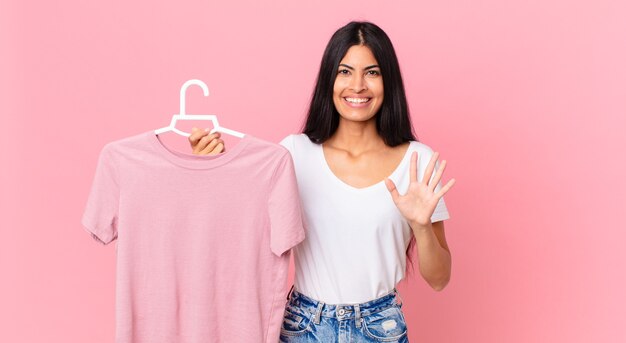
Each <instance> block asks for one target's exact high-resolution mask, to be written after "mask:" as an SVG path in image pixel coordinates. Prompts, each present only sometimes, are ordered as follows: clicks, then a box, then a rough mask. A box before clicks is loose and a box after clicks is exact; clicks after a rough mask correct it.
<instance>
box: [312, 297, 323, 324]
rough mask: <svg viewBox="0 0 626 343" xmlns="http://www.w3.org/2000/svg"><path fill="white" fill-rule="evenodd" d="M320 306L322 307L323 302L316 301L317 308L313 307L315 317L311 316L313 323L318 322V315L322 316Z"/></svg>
mask: <svg viewBox="0 0 626 343" xmlns="http://www.w3.org/2000/svg"><path fill="white" fill-rule="evenodd" d="M322 307H324V303H323V302H321V301H320V302H318V303H317V309H315V318H313V323H315V325H319V324H320V317H321V316H322Z"/></svg>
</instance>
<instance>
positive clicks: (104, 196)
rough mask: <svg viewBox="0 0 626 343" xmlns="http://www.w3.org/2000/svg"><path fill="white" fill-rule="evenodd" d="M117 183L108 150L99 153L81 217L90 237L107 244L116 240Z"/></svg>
mask: <svg viewBox="0 0 626 343" xmlns="http://www.w3.org/2000/svg"><path fill="white" fill-rule="evenodd" d="M118 205H119V183H118V176H117V170H116V166H115V164H114V161H113V158H112V154H111V151H110V149H109V148H108V147H107V146H105V147H104V148H103V149H102V151H101V152H100V157H99V158H98V165H97V167H96V174H95V176H94V179H93V183H92V185H91V191H90V193H89V197H88V199H87V205H86V206H85V212H84V213H83V217H82V224H83V226H84V228H85V229H86V230H87V231H88V232H89V233H90V234H91V235H92V237H93V238H94V239H95V240H96V241H98V242H100V243H102V244H108V243H110V242H112V241H113V240H115V239H116V238H117V220H118Z"/></svg>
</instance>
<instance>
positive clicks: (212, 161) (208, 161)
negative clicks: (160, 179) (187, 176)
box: [145, 131, 252, 169]
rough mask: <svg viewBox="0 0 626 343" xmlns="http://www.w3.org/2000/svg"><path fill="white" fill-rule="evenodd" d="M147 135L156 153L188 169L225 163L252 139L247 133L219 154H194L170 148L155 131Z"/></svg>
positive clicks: (212, 166) (217, 165) (206, 167)
mask: <svg viewBox="0 0 626 343" xmlns="http://www.w3.org/2000/svg"><path fill="white" fill-rule="evenodd" d="M145 136H146V139H147V140H149V141H150V144H151V146H152V147H153V148H154V150H155V152H156V153H158V154H159V155H160V156H162V157H164V158H165V159H167V160H168V161H170V162H172V163H173V164H176V165H178V166H181V167H184V168H188V169H211V168H215V167H219V166H221V165H224V164H226V163H228V162H229V161H231V160H232V159H233V158H235V157H236V156H237V155H239V153H240V152H241V151H243V150H244V148H245V147H246V146H247V145H248V143H249V142H250V140H251V139H252V136H250V135H249V134H246V135H244V136H243V138H241V139H240V140H239V142H238V143H237V144H236V145H234V146H233V147H231V148H230V149H228V150H226V151H224V152H222V153H220V154H218V155H193V154H185V153H182V152H179V151H175V150H172V149H170V148H168V147H167V146H165V144H163V142H162V141H161V139H160V138H159V136H158V135H157V134H155V133H154V131H148V132H146V133H145Z"/></svg>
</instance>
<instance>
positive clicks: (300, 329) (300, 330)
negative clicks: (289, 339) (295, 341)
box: [280, 305, 311, 336]
mask: <svg viewBox="0 0 626 343" xmlns="http://www.w3.org/2000/svg"><path fill="white" fill-rule="evenodd" d="M310 324H311V315H310V314H308V313H307V312H306V311H304V310H301V309H299V308H297V307H296V308H294V307H292V306H290V305H287V307H286V308H285V314H284V316H283V324H282V326H281V328H280V333H281V334H283V335H285V336H299V335H303V334H305V333H306V332H307V329H308V328H309V325H310Z"/></svg>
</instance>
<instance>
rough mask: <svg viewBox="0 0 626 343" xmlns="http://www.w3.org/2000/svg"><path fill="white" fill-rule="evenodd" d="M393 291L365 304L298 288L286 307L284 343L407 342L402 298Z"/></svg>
mask: <svg viewBox="0 0 626 343" xmlns="http://www.w3.org/2000/svg"><path fill="white" fill-rule="evenodd" d="M398 299H399V297H398V296H397V292H396V291H395V290H394V291H393V292H392V293H390V294H387V295H385V296H382V297H380V298H378V299H375V300H372V301H368V302H366V303H362V304H352V305H328V304H324V303H322V302H320V301H317V300H314V299H311V298H309V297H307V296H305V295H303V294H301V293H299V292H297V291H293V292H292V293H291V297H290V298H289V301H288V302H287V305H286V307H285V316H284V318H283V324H282V327H281V330H280V342H281V343H301V342H323V343H348V342H349V343H361V342H397V343H407V342H408V341H409V338H408V336H407V328H406V322H405V321H404V315H403V314H402V310H401V309H400V308H401V307H402V304H401V302H399V301H398Z"/></svg>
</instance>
